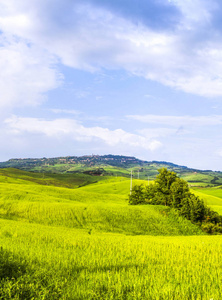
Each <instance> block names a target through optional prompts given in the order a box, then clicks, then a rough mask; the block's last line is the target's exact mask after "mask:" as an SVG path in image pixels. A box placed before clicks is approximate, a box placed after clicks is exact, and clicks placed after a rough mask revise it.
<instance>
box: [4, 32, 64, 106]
mask: <svg viewBox="0 0 222 300" xmlns="http://www.w3.org/2000/svg"><path fill="white" fill-rule="evenodd" d="M0 44H1V45H0V69H1V72H0V91H1V92H0V107H7V106H22V105H36V104H39V103H41V102H42V101H43V100H44V94H45V93H46V92H48V91H49V90H51V89H54V88H56V87H58V86H59V84H60V82H61V81H62V76H61V75H60V74H59V73H58V72H57V71H56V69H55V68H53V66H52V64H53V57H52V56H51V54H50V55H49V54H48V53H46V52H45V51H43V50H42V49H39V48H38V47H36V46H34V45H28V44H27V43H26V42H24V41H22V40H17V39H16V38H13V37H11V38H10V39H9V38H6V37H4V36H2V37H0Z"/></svg>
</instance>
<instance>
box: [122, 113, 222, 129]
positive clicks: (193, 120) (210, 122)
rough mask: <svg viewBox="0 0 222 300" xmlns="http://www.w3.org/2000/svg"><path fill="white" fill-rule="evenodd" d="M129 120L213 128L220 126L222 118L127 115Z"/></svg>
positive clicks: (218, 116) (217, 116)
mask: <svg viewBox="0 0 222 300" xmlns="http://www.w3.org/2000/svg"><path fill="white" fill-rule="evenodd" d="M127 118H128V119H130V120H136V121H140V122H143V123H149V124H162V125H163V124H165V125H168V126H173V127H175V126H182V125H186V126H193V125H195V126H215V125H221V124H222V116H220V115H213V116H196V117H193V116H159V115H129V116H127Z"/></svg>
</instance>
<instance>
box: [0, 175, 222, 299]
mask: <svg viewBox="0 0 222 300" xmlns="http://www.w3.org/2000/svg"><path fill="white" fill-rule="evenodd" d="M19 172H20V171H15V170H5V171H4V174H3V173H1V174H0V247H1V248H0V277H1V282H0V299H53V300H54V299H70V300H71V299H76V300H77V299H80V300H81V299H82V300H83V299H138V300H139V299H169V300H171V299H195V300H196V299H204V300H205V299H206V300H207V299H208V300H210V299H214V300H216V299H221V298H222V287H221V286H222V285H221V278H222V274H221V273H222V262H221V251H222V237H221V236H219V235H218V236H209V235H206V234H204V233H203V232H202V231H201V230H200V229H199V227H197V226H195V225H193V224H191V223H190V222H189V221H187V220H185V219H183V218H182V217H180V216H178V214H177V213H176V211H173V210H169V208H167V207H164V206H152V205H140V206H129V205H128V193H129V186H130V181H129V179H126V178H124V177H106V178H105V177H104V178H102V179H101V178H98V182H96V183H91V184H89V185H85V184H83V186H82V187H79V186H80V185H81V183H82V182H83V183H84V182H86V180H85V178H83V179H81V180H82V181H81V180H80V178H79V177H78V179H76V184H75V176H73V175H72V176H73V177H72V180H73V182H70V179H67V180H68V181H69V184H72V185H73V187H72V188H70V187H67V182H66V179H65V178H64V177H63V178H59V177H57V178H53V177H50V176H51V175H45V178H36V176H37V175H38V176H39V174H37V175H36V174H35V173H33V174H30V173H28V172H24V171H21V174H20V175H21V176H20V175H19ZM15 173H16V176H15ZM38 176H37V177H38ZM40 177H41V176H40ZM33 178H34V179H33ZM46 178H47V179H46ZM67 178H68V177H67ZM36 180H40V182H39V181H38V182H36ZM41 180H42V181H43V182H41ZM45 180H47V181H48V184H45V182H44V181H45ZM53 180H54V181H53ZM87 180H89V179H87ZM94 181H95V178H94V179H93V180H91V182H94ZM49 182H50V184H49ZM53 182H55V185H57V186H54V185H53ZM138 182H141V183H142V182H144V183H145V184H147V182H146V181H137V180H134V183H138ZM194 192H195V193H199V195H200V197H201V195H204V197H205V201H207V202H208V205H212V208H217V209H218V211H222V192H221V190H220V188H217V189H215V190H214V189H206V190H205V189H198V190H197V189H195V190H194Z"/></svg>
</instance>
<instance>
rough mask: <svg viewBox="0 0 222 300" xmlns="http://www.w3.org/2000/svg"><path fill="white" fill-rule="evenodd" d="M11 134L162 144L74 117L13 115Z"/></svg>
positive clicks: (150, 145) (138, 145) (151, 147)
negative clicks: (89, 123) (91, 125)
mask: <svg viewBox="0 0 222 300" xmlns="http://www.w3.org/2000/svg"><path fill="white" fill-rule="evenodd" d="M5 124H6V125H7V127H8V132H9V134H14V135H23V134H27V133H31V134H40V135H45V136H48V137H49V138H54V139H58V138H69V139H70V138H71V139H73V140H76V141H85V142H89V141H92V140H99V141H103V142H104V143H105V144H107V145H109V146H112V147H115V146H119V145H127V146H129V147H135V148H143V149H146V150H149V151H155V150H157V149H158V148H160V147H161V146H162V144H161V143H160V142H159V141H157V140H154V139H147V138H146V137H144V136H142V135H136V134H132V133H128V132H126V131H124V130H122V129H116V130H109V129H107V128H102V127H85V126H83V125H81V124H79V123H78V122H77V121H76V120H73V119H55V120H44V119H37V118H21V117H16V116H12V117H11V118H8V119H7V120H6V121H5Z"/></svg>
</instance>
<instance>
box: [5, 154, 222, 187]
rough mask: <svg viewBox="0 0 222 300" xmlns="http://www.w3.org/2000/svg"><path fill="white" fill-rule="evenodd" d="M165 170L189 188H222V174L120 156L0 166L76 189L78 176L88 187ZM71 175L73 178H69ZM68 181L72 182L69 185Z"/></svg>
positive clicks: (151, 175)
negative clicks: (107, 179)
mask: <svg viewBox="0 0 222 300" xmlns="http://www.w3.org/2000/svg"><path fill="white" fill-rule="evenodd" d="M163 167H165V168H167V169H168V170H172V171H174V172H176V173H177V174H178V176H179V177H181V178H183V179H185V180H186V181H187V182H188V183H189V184H190V186H198V187H201V186H202V187H206V186H219V185H222V172H214V171H211V170H197V169H192V168H187V167H185V166H179V165H176V164H173V163H169V162H164V161H162V162H158V161H143V160H140V159H137V158H135V157H128V156H121V155H103V156H99V155H88V156H80V157H77V156H68V157H57V158H27V159H10V160H8V161H6V162H1V163H0V168H17V169H20V170H24V171H32V172H35V173H37V172H39V173H40V174H39V175H37V174H35V175H33V177H34V176H35V178H36V179H35V180H36V181H37V180H40V181H41V182H42V183H43V182H45V180H42V179H43V175H41V174H44V173H47V174H46V175H45V176H47V177H50V178H53V179H52V180H53V182H55V181H56V180H58V181H60V182H61V181H63V182H66V184H67V186H68V184H70V186H73V180H74V181H75V182H76V183H77V181H78V180H77V176H78V177H79V182H80V183H79V184H88V183H90V182H95V181H100V180H101V178H100V177H103V176H122V177H128V178H129V177H130V172H131V170H133V176H134V178H140V179H144V180H148V179H151V180H152V179H154V178H155V176H156V175H157V173H158V171H157V170H158V169H160V168H163ZM49 174H50V176H49ZM70 174H72V175H73V177H72V176H68V175H70ZM77 174H78V175H77ZM61 175H63V176H61ZM76 175H77V176H76ZM74 178H75V179H74ZM93 178H94V179H93ZM68 179H70V180H69V183H68ZM48 183H49V184H50V180H48ZM58 184H59V183H58Z"/></svg>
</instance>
